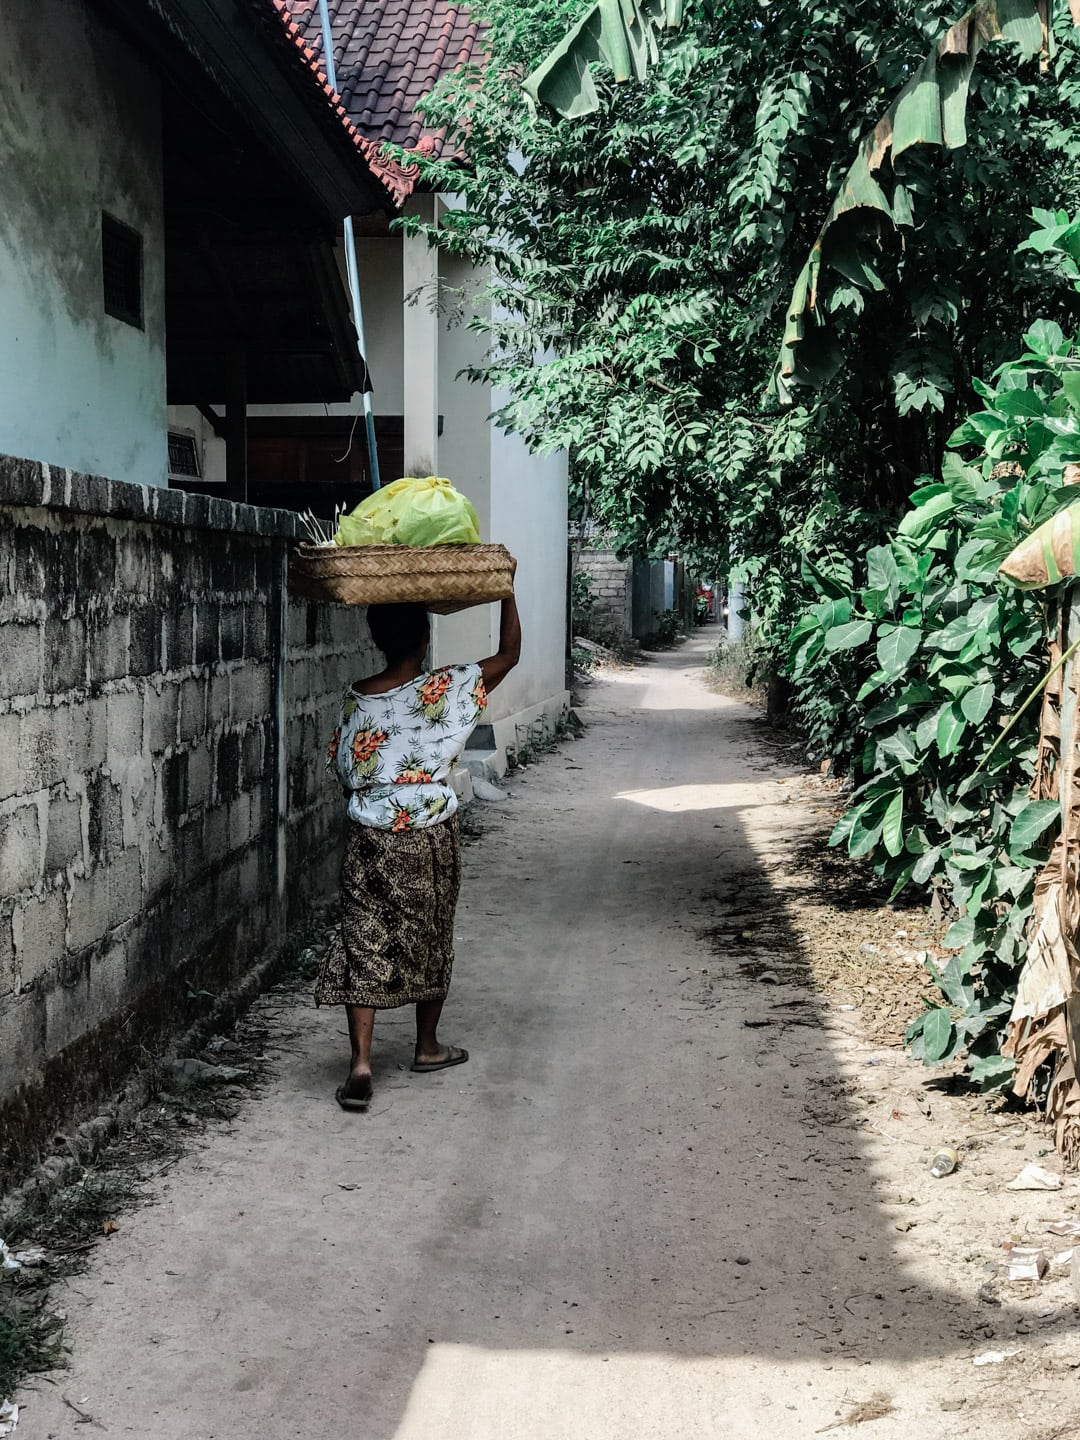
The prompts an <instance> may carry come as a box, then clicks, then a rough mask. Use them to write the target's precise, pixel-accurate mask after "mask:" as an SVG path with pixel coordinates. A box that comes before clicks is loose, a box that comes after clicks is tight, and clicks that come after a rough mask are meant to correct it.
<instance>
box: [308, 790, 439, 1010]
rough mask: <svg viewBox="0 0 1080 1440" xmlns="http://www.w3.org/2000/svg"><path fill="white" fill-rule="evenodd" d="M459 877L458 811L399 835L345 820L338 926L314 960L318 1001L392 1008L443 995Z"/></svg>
mask: <svg viewBox="0 0 1080 1440" xmlns="http://www.w3.org/2000/svg"><path fill="white" fill-rule="evenodd" d="M460 883H461V832H460V829H459V826H458V821H457V816H456V815H452V816H451V817H450V819H449V820H444V821H443V822H442V824H441V825H429V826H426V827H425V828H424V829H421V830H406V831H402V832H401V833H399V834H396V835H395V834H394V833H393V831H390V830H376V829H373V828H372V827H371V826H370V825H357V824H356V823H355V822H354V821H349V822H348V838H347V839H346V842H345V858H344V861H343V862H342V866H341V926H340V929H339V930H337V931H335V933H334V936H333V939H332V940H331V943H330V945H329V946H328V948H327V951H326V954H325V956H324V957H323V961H322V964H321V966H320V967H319V978H318V980H317V981H316V983H315V1003H316V1005H374V1006H375V1008H376V1009H378V1010H389V1009H392V1008H393V1007H394V1006H396V1005H414V1004H416V1002H417V1001H418V1000H442V999H443V998H444V997H445V995H446V992H447V990H448V989H449V987H450V972H451V970H452V968H453V964H454V910H455V908H456V906H457V898H458V888H459V886H460Z"/></svg>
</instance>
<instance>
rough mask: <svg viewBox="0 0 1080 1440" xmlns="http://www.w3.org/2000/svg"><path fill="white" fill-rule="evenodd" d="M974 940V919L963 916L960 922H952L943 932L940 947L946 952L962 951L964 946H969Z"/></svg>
mask: <svg viewBox="0 0 1080 1440" xmlns="http://www.w3.org/2000/svg"><path fill="white" fill-rule="evenodd" d="M974 938H975V917H974V916H973V915H965V916H964V917H963V918H962V919H960V920H954V921H953V923H952V924H951V925H950V926H949V928H948V930H946V931H945V937H944V939H943V940H942V942H941V943H942V945H943V946H944V947H945V949H946V950H962V949H963V948H964V946H965V945H970V944H971V942H972V940H973V939H974Z"/></svg>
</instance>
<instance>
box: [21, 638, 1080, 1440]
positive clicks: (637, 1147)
mask: <svg viewBox="0 0 1080 1440" xmlns="http://www.w3.org/2000/svg"><path fill="white" fill-rule="evenodd" d="M707 643H708V642H707V641H706V640H705V639H703V638H697V639H695V640H694V641H692V642H691V643H690V644H689V645H688V646H686V647H684V648H683V649H682V650H680V651H677V652H674V653H672V654H669V655H667V656H665V657H663V658H662V659H659V660H656V661H654V662H653V663H650V664H648V665H645V666H642V667H638V668H636V669H633V670H629V671H625V672H621V673H619V674H616V675H614V676H612V677H610V678H607V679H604V680H601V681H599V682H598V683H596V684H595V685H594V686H592V687H591V688H590V689H589V690H588V692H587V698H586V703H585V705H584V707H583V710H582V714H583V718H585V720H586V721H587V722H588V727H589V728H588V730H587V733H586V735H585V736H584V738H583V739H581V740H579V741H577V742H574V743H571V744H567V745H565V746H564V747H563V748H562V750H561V751H560V752H558V753H556V754H555V755H552V756H549V757H548V758H547V759H545V760H544V761H543V762H542V763H541V764H540V765H538V766H531V767H529V768H528V769H527V770H526V771H524V772H522V773H521V774H520V775H519V776H518V777H517V778H516V779H515V780H514V781H512V782H511V784H510V786H509V788H510V790H511V792H512V796H513V798H512V800H510V801H509V802H508V803H507V804H505V805H503V806H500V807H495V806H491V807H488V808H486V809H485V811H484V826H485V830H486V832H487V833H486V834H485V836H484V838H483V840H482V841H481V843H479V844H476V845H473V846H470V847H469V848H468V850H467V852H466V853H467V879H466V885H465V890H464V896H463V902H462V906H461V909H460V912H459V937H460V939H459V949H458V965H457V972H456V976H455V982H454V987H453V990H452V992H451V997H450V1001H449V1003H448V1006H447V1013H446V1020H445V1038H446V1039H448V1040H450V1041H452V1042H454V1043H464V1044H465V1045H467V1046H469V1047H470V1049H471V1051H472V1056H473V1058H472V1060H471V1061H470V1063H469V1064H468V1065H467V1066H464V1067H462V1068H460V1069H456V1070H452V1071H448V1072H445V1073H443V1074H441V1075H436V1076H414V1075H411V1074H410V1073H409V1072H408V1068H407V1066H408V1060H409V1055H410V1024H409V1017H408V1015H407V1014H406V1013H405V1012H394V1013H392V1014H390V1015H388V1016H387V1017H385V1019H383V1020H382V1021H381V1022H380V1024H379V1026H378V1028H377V1032H376V1038H377V1047H378V1049H377V1076H376V1079H377V1087H378V1090H377V1100H376V1103H375V1104H374V1106H373V1108H372V1110H371V1112H370V1113H369V1114H368V1115H366V1116H357V1115H347V1114H344V1113H342V1112H341V1111H340V1110H339V1109H338V1108H337V1107H336V1106H335V1105H334V1103H333V1099H332V1092H333V1088H334V1085H335V1084H336V1083H337V1081H338V1080H339V1079H340V1078H341V1075H342V1073H343V1063H344V1059H345V1054H346V1050H345V1042H344V1033H343V1030H344V1027H343V1019H342V1017H341V1016H340V1015H338V1014H336V1013H335V1014H327V1013H326V1012H316V1011H315V1010H314V1009H313V1008H310V1007H309V1006H308V1005H307V1004H306V1001H305V1000H304V998H303V997H297V996H291V997H290V996H289V995H287V994H283V993H280V992H278V993H275V994H272V995H269V996H267V997H265V998H264V999H263V1000H262V1001H261V1002H260V1003H259V1006H258V1007H257V1015H256V1017H255V1019H256V1021H257V1023H258V1024H259V1025H260V1026H265V1025H267V1024H269V1026H270V1035H271V1040H270V1045H269V1047H268V1048H269V1050H270V1052H272V1063H271V1075H270V1083H269V1084H267V1085H266V1086H264V1088H263V1090H262V1092H261V1094H260V1095H259V1096H258V1097H257V1098H256V1099H254V1100H252V1101H250V1102H247V1104H246V1105H245V1108H244V1109H243V1111H242V1113H241V1115H240V1117H239V1119H238V1120H237V1121H236V1122H235V1123H233V1124H232V1125H219V1126H214V1127H211V1129H210V1130H209V1131H208V1132H207V1133H206V1135H205V1136H204V1137H203V1138H202V1140H201V1141H200V1142H199V1143H198V1144H197V1146H196V1147H195V1148H194V1149H193V1150H192V1151H191V1153H190V1154H188V1155H187V1156H186V1157H184V1158H182V1159H181V1160H180V1161H179V1162H178V1163H177V1164H176V1165H175V1166H174V1167H173V1168H172V1169H171V1171H170V1172H169V1173H168V1175H166V1176H164V1177H162V1178H161V1179H159V1180H158V1181H157V1182H156V1185H155V1186H154V1194H153V1197H152V1198H153V1203H151V1204H148V1205H147V1206H145V1207H144V1208H142V1209H140V1210H138V1211H136V1212H134V1213H132V1214H131V1215H128V1216H126V1217H124V1218H123V1219H122V1222H121V1225H120V1229H119V1230H118V1231H117V1233H116V1234H114V1235H112V1236H111V1237H110V1238H109V1239H108V1241H107V1242H103V1243H102V1244H101V1245H100V1246H99V1248H98V1251H97V1253H96V1256H95V1258H94V1261H93V1263H92V1266H91V1268H90V1270H89V1272H88V1273H87V1274H85V1275H83V1276H81V1277H79V1278H78V1279H77V1280H75V1281H74V1282H72V1286H71V1288H70V1290H69V1292H68V1293H67V1294H66V1296H64V1297H63V1303H64V1305H65V1308H66V1310H67V1311H68V1314H69V1318H70V1332H69V1333H70V1338H71V1341H72V1344H73V1357H72V1368H71V1369H70V1370H69V1371H68V1372H66V1373H62V1374H59V1375H58V1376H56V1377H54V1379H53V1381H52V1382H39V1383H37V1384H35V1385H34V1386H33V1387H30V1388H28V1389H27V1390H26V1391H25V1392H24V1393H23V1395H22V1396H20V1397H19V1398H20V1399H21V1400H23V1401H25V1404H26V1408H25V1411H24V1415H23V1420H22V1422H21V1423H20V1426H19V1430H18V1434H17V1440H45V1437H50V1436H51V1437H56V1440H60V1437H65V1440H67V1437H84V1436H85V1435H87V1434H89V1433H91V1431H92V1430H93V1429H94V1428H95V1427H98V1426H100V1427H102V1428H107V1430H108V1433H109V1434H110V1435H113V1436H123V1435H133V1436H139V1437H146V1440H284V1437H290V1440H292V1437H308V1436H329V1437H334V1440H338V1437H342V1440H344V1437H349V1440H429V1437H451V1436H453V1437H460V1440H541V1437H542V1440H623V1437H626V1440H630V1437H634V1440H652V1437H656V1440H677V1437H678V1440H682V1437H686V1440H700V1437H703V1436H718V1437H720V1436H722V1437H725V1440H744V1437H746V1440H749V1437H754V1440H757V1437H759V1436H760V1435H761V1434H763V1433H764V1434H768V1435H770V1436H776V1437H780V1440H789V1437H790V1440H801V1437H804V1436H805V1437H809V1436H814V1435H817V1434H821V1433H824V1432H827V1431H830V1430H832V1429H837V1430H841V1432H842V1433H850V1432H848V1431H847V1430H846V1428H842V1427H845V1426H846V1424H850V1425H851V1426H852V1428H854V1427H856V1426H857V1428H858V1433H859V1434H860V1435H866V1436H868V1437H870V1440H898V1437H901V1436H902V1437H905V1440H912V1437H915V1440H937V1437H946V1436H948V1437H950V1440H952V1437H966V1436H984V1435H995V1436H1004V1437H1013V1436H1016V1437H1019V1436H1025V1437H1034V1440H1051V1437H1061V1440H1064V1437H1070V1436H1080V1394H1078V1393H1077V1385H1076V1376H1075V1373H1074V1371H1075V1370H1076V1368H1078V1367H1080V1344H1078V1342H1077V1334H1076V1313H1075V1311H1074V1309H1073V1305H1072V1290H1071V1285H1070V1281H1069V1279H1068V1276H1067V1273H1066V1271H1065V1268H1064V1266H1060V1267H1058V1269H1057V1270H1055V1271H1052V1272H1051V1274H1050V1275H1049V1276H1048V1277H1047V1279H1045V1280H1044V1281H1043V1282H1042V1283H1041V1284H1040V1285H1037V1286H1031V1285H1028V1286H1024V1285H1019V1286H1018V1285H1011V1284H1009V1283H1008V1282H1007V1281H1006V1280H1004V1279H1002V1278H1001V1276H1000V1273H999V1272H1000V1264H1001V1260H1002V1259H1003V1256H1004V1251H1003V1249H1002V1246H1003V1245H1004V1244H1006V1243H1007V1242H1009V1241H1010V1240H1013V1239H1021V1240H1025V1241H1027V1240H1031V1241H1033V1242H1035V1243H1039V1244H1045V1245H1046V1247H1047V1249H1048V1250H1049V1251H1050V1252H1051V1253H1052V1252H1055V1251H1059V1250H1062V1249H1064V1248H1065V1247H1066V1246H1067V1245H1068V1243H1069V1242H1068V1241H1066V1240H1062V1241H1056V1240H1054V1239H1053V1238H1052V1237H1051V1236H1049V1235H1048V1234H1046V1231H1045V1226H1046V1224H1047V1222H1048V1221H1052V1220H1056V1219H1059V1218H1061V1217H1062V1216H1065V1215H1067V1214H1069V1213H1071V1212H1073V1211H1075V1209H1076V1206H1077V1199H1078V1195H1080V1187H1078V1183H1077V1181H1075V1180H1074V1179H1071V1178H1066V1180H1065V1188H1064V1189H1063V1190H1062V1191H1061V1192H1059V1193H1056V1194H1038V1193H1020V1194H1018V1193H1012V1192H1008V1191H1006V1190H1005V1189H1004V1184H1005V1182H1006V1181H1007V1180H1009V1179H1010V1178H1011V1177H1012V1176H1013V1175H1015V1174H1016V1173H1017V1171H1019V1169H1020V1168H1021V1166H1022V1165H1023V1164H1025V1163H1026V1162H1027V1161H1029V1160H1032V1159H1036V1158H1040V1157H1041V1159H1042V1160H1043V1163H1045V1164H1047V1165H1049V1166H1050V1167H1051V1168H1057V1167H1056V1162H1055V1160H1054V1158H1053V1156H1052V1155H1046V1154H1045V1153H1044V1152H1045V1151H1046V1149H1047V1146H1048V1141H1047V1138H1046V1136H1045V1135H1044V1134H1043V1133H1042V1132H1041V1131H1039V1130H1038V1129H1035V1128H1033V1127H1031V1126H1030V1125H1028V1124H1027V1123H1026V1122H1024V1121H1023V1120H1021V1119H1019V1118H1018V1117H1015V1116H1010V1115H1008V1114H1000V1113H996V1112H995V1110H994V1109H993V1107H989V1108H988V1107H987V1106H986V1104H985V1103H984V1102H982V1101H978V1100H973V1099H969V1098H967V1097H965V1096H963V1095H955V1094H950V1093H947V1087H946V1089H944V1090H943V1089H938V1088H935V1084H934V1081H933V1077H928V1075H927V1073H926V1072H924V1071H923V1070H921V1068H919V1067H917V1066H914V1065H912V1064H911V1063H910V1062H909V1061H908V1060H907V1059H906V1058H905V1057H904V1056H903V1054H902V1053H901V1052H900V1051H899V1050H898V1049H896V1048H895V1047H894V1046H891V1045H887V1044H884V1043H883V1042H882V1039H881V1033H882V1031H883V1030H884V1032H885V1034H890V1033H892V1031H893V1028H894V1026H895V1024H896V1023H897V1022H898V1021H899V1020H900V1019H902V1018H903V1016H902V1015H901V1014H900V1012H901V1011H903V1010H904V1008H905V1006H908V1005H909V1004H911V1003H917V992H918V989H919V988H920V982H919V981H918V979H917V965H915V964H914V962H911V961H909V960H907V959H905V958H904V955H905V954H906V947H907V946H908V944H909V941H910V943H911V945H912V947H913V948H920V947H921V946H922V945H923V944H926V943H929V940H930V939H932V937H928V936H920V937H915V936H908V935H900V936H897V935H896V933H895V932H896V931H897V930H905V929H907V928H908V927H909V926H910V925H916V924H919V923H921V921H920V918H919V917H918V916H916V917H914V918H912V917H906V923H905V917H903V916H899V917H898V916H897V915H895V914H893V913H892V912H889V911H884V912H882V911H880V910H879V909H878V908H877V907H876V906H872V905H868V906H867V908H866V909H865V911H863V912H860V911H859V909H858V907H855V908H854V909H852V907H851V906H850V905H847V906H846V907H845V908H843V909H842V910H841V908H838V907H834V906H831V904H830V900H829V897H828V896H822V895H820V894H817V893H816V892H815V889H814V886H813V885H812V884H809V885H808V882H807V879H806V870H805V847H806V845H807V843H808V842H809V841H810V840H811V839H812V838H813V837H815V836H816V835H818V834H819V833H820V831H821V828H822V825H823V823H827V818H828V817H827V810H828V804H825V803H823V804H818V803H816V800H815V795H814V787H813V783H812V782H808V781H807V780H806V778H805V777H804V776H800V774H799V771H798V769H797V767H796V766H794V765H793V764H788V763H785V762H784V761H783V759H782V758H778V756H777V752H776V750H775V747H774V746H771V745H770V744H769V743H767V739H766V737H765V732H764V731H763V729H762V726H761V724H760V722H759V721H758V719H757V717H756V716H755V714H754V712H752V711H750V710H748V709H746V708H745V707H743V706H740V705H738V704H735V703H733V702H730V701H725V700H724V699H723V698H721V697H718V696H716V695H715V694H713V693H711V692H710V691H709V690H708V689H707V688H706V685H705V684H704V681H703V678H702V675H701V673H700V672H699V671H698V670H697V669H696V668H695V667H697V666H700V664H701V663H702V661H703V658H704V653H705V648H706V645H707ZM830 917H832V918H831V919H830ZM863 936H865V937H866V938H860V937H863ZM916 942H917V943H916ZM864 944H869V945H873V946H874V947H875V951H864V950H863V949H862V948H861V947H862V946H863V945H864ZM890 946H892V947H893V949H892V951H890V950H889V947H890ZM904 965H907V966H909V967H911V973H912V975H913V976H915V977H916V978H913V979H912V980H910V981H908V982H905V986H902V987H900V992H899V998H897V996H898V990H897V986H896V985H895V984H893V983H892V982H891V981H889V980H886V978H885V977H887V976H891V975H892V974H894V973H895V971H896V968H897V967H898V966H904ZM875 967H877V969H878V971H879V972H880V976H879V978H881V979H882V983H881V984H880V985H877V984H875V978H874V971H875ZM913 997H914V998H913ZM852 1005H854V1006H855V1007H856V1008H854V1009H850V1008H842V1007H844V1006H852ZM889 1006H892V1007H893V1011H892V1012H888V1007H889ZM887 1012H888V1013H887ZM275 1036H276V1041H275V1038H274V1037H275ZM942 1143H950V1144H955V1145H956V1146H957V1147H958V1148H959V1149H960V1150H961V1152H962V1164H961V1167H960V1169H959V1170H958V1171H957V1172H956V1173H955V1174H954V1175H952V1176H950V1177H948V1178H946V1179H943V1180H935V1179H933V1178H932V1177H931V1176H930V1175H929V1173H928V1166H929V1162H930V1157H931V1155H932V1154H933V1152H934V1150H935V1149H936V1148H937V1147H938V1146H939V1145H940V1144H942ZM993 1350H996V1351H1004V1352H1009V1358H1008V1359H1006V1360H1005V1361H1004V1362H1003V1363H1000V1364H990V1365H986V1366H983V1367H977V1366H976V1365H975V1364H974V1363H973V1362H974V1359H975V1357H976V1356H979V1355H981V1354H982V1353H983V1352H986V1351H993ZM64 1397H67V1399H68V1400H70V1401H72V1402H73V1403H75V1404H76V1405H77V1406H78V1407H79V1409H80V1410H81V1411H82V1412H83V1416H86V1417H90V1418H88V1419H84V1418H82V1417H81V1416H80V1415H78V1414H76V1413H75V1411H74V1410H72V1409H71V1408H70V1407H69V1406H68V1405H67V1404H66V1403H65V1400H64Z"/></svg>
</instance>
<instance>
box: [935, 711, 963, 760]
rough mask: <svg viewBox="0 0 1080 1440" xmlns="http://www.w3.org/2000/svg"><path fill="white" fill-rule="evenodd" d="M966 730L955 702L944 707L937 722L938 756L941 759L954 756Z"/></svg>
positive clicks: (961, 714)
mask: <svg viewBox="0 0 1080 1440" xmlns="http://www.w3.org/2000/svg"><path fill="white" fill-rule="evenodd" d="M966 728H967V721H966V720H965V719H964V713H963V711H962V710H961V708H960V706H959V705H958V704H957V703H955V702H954V703H953V704H952V705H946V706H944V707H943V708H942V710H941V713H940V715H939V716H938V722H937V736H936V739H937V747H938V754H939V755H941V756H942V757H943V758H944V757H945V756H948V755H955V754H956V752H957V751H958V750H959V749H960V741H961V740H962V739H963V736H964V730H965V729H966Z"/></svg>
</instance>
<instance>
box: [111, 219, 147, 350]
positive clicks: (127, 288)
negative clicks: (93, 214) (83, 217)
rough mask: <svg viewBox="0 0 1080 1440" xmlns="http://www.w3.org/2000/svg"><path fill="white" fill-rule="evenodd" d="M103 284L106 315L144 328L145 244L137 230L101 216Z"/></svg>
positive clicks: (139, 328) (137, 327)
mask: <svg viewBox="0 0 1080 1440" xmlns="http://www.w3.org/2000/svg"><path fill="white" fill-rule="evenodd" d="M101 280H102V289H103V291H104V296H105V314H106V315H112V316H113V317H114V319H117V320H123V321H124V322H125V324H127V325H134V326H135V328H136V329H138V330H141V329H142V328H143V297H142V289H143V242H142V236H141V235H140V234H139V232H138V231H137V230H132V228H131V226H130V225H125V224H124V223H123V222H122V221H120V220H116V219H114V218H113V217H112V216H111V215H106V214H104V213H102V216H101Z"/></svg>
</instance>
